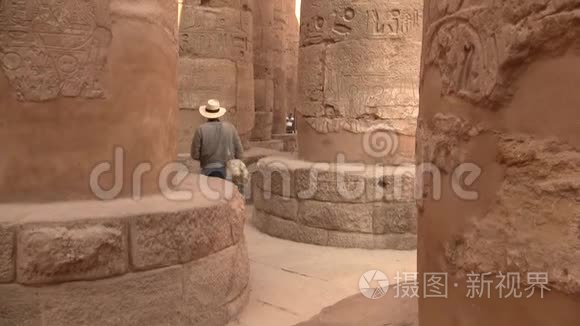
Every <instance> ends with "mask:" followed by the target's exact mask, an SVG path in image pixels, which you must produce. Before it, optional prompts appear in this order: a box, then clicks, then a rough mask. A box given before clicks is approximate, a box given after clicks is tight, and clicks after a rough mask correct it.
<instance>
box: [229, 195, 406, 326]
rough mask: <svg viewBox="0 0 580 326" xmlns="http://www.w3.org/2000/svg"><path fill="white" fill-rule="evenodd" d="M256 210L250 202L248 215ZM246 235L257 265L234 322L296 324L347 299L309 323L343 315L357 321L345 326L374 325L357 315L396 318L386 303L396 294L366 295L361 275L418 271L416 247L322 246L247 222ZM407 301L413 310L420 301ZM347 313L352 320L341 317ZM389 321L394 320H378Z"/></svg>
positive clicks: (242, 325)
mask: <svg viewBox="0 0 580 326" xmlns="http://www.w3.org/2000/svg"><path fill="white" fill-rule="evenodd" d="M252 211H253V207H252V206H248V207H247V212H248V214H250V215H251V212H252ZM246 239H247V242H248V251H249V256H250V264H251V282H250V283H251V286H252V293H251V297H250V303H249V305H248V306H247V308H246V309H245V310H244V312H243V313H242V314H241V315H240V317H239V318H238V320H236V321H234V322H232V323H230V324H229V325H228V326H263V325H268V326H290V325H296V324H298V323H301V322H305V321H308V320H310V319H311V318H313V316H316V315H317V314H319V313H320V312H321V311H322V310H323V309H324V308H326V307H329V306H332V305H335V304H337V303H338V302H340V301H342V300H345V299H346V301H343V302H340V303H338V304H337V305H336V306H334V307H331V308H328V309H325V311H324V312H323V313H322V314H321V315H320V316H316V317H314V318H313V320H312V321H311V322H309V323H307V324H305V325H309V326H310V325H312V326H314V325H317V326H318V325H320V326H322V325H324V326H326V325H335V324H336V323H334V322H332V320H333V318H340V319H341V320H342V322H348V320H352V324H350V323H341V324H340V325H345V326H346V325H371V324H370V323H366V322H365V323H361V320H360V319H357V318H367V317H368V318H371V319H369V320H372V321H377V320H378V319H381V318H386V319H384V320H386V321H388V320H390V319H389V318H391V317H392V316H391V314H390V313H388V312H389V311H390V310H391V309H385V308H384V307H385V304H389V302H391V303H392V302H393V299H392V298H390V299H389V298H385V300H386V301H384V300H377V301H375V300H370V299H366V298H364V297H363V296H362V295H360V292H359V288H358V282H359V279H360V277H361V276H362V275H363V274H364V273H365V272H367V271H369V270H380V271H382V272H384V273H385V274H386V275H387V276H388V278H389V280H391V281H393V280H394V278H395V276H396V275H397V272H400V273H404V272H414V271H416V251H393V250H376V251H370V250H361V249H339V248H327V247H318V246H313V245H307V244H301V243H295V242H290V241H285V240H280V239H276V238H272V237H270V236H267V235H264V234H262V233H260V232H258V231H257V230H256V229H255V228H254V227H253V226H251V224H248V225H247V226H246ZM387 297H388V296H387ZM389 300H390V301H389ZM401 304H402V305H403V306H404V307H405V311H410V313H411V314H413V311H416V302H407V301H402V302H397V305H401ZM366 309H370V310H369V311H368V312H367V311H366ZM395 310H398V308H397V309H395ZM351 311H359V312H360V311H362V314H358V315H357V314H354V315H353V314H352V313H350V312H351ZM342 315H348V316H351V319H344V318H342V317H339V316H342ZM395 315H396V316H400V315H401V314H400V313H399V314H395ZM357 316H358V317H357ZM379 316H380V317H379ZM397 318H398V317H397ZM329 320H330V321H331V322H330V323H328V321H329ZM385 324H386V325H389V324H388V323H382V324H376V325H385ZM373 325H374V323H373ZM392 325H406V326H407V325H413V324H408V323H393V324H392Z"/></svg>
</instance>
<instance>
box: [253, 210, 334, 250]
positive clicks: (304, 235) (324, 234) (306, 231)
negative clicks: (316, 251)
mask: <svg viewBox="0 0 580 326" xmlns="http://www.w3.org/2000/svg"><path fill="white" fill-rule="evenodd" d="M252 222H253V223H254V225H255V226H256V228H257V229H258V230H260V231H261V232H264V233H266V234H269V235H271V236H273V237H277V238H281V239H286V240H291V241H296V242H302V243H311V244H316V245H321V246H326V245H327V244H328V231H327V230H323V229H317V228H312V227H308V226H303V225H300V224H297V223H296V222H293V221H289V220H285V219H283V218H279V217H276V216H273V215H270V214H267V213H264V212H262V211H260V210H255V211H254V217H253V221H252Z"/></svg>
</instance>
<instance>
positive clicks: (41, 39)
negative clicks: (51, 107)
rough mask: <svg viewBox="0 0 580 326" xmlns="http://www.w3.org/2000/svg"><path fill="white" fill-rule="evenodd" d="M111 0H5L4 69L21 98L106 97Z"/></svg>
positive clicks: (1, 25)
mask: <svg viewBox="0 0 580 326" xmlns="http://www.w3.org/2000/svg"><path fill="white" fill-rule="evenodd" d="M110 28H111V21H110V15H109V0H102V1H101V0H89V1H76V0H47V1H32V0H10V1H6V0H3V1H0V67H1V68H2V71H3V73H4V74H5V75H6V77H8V80H9V81H10V84H11V85H12V87H13V88H14V90H15V92H16V94H17V97H18V99H19V100H21V101H45V100H51V99H55V98H57V97H61V96H62V97H84V98H102V97H105V96H106V93H107V90H106V89H105V88H104V86H103V84H102V82H101V80H102V76H103V73H104V71H105V67H106V63H107V53H108V50H109V45H110V42H111V31H110Z"/></svg>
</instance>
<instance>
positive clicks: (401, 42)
mask: <svg viewBox="0 0 580 326" xmlns="http://www.w3.org/2000/svg"><path fill="white" fill-rule="evenodd" d="M421 15H422V5H421V3H420V1H417V0H415V1H408V2H404V3H403V2H383V1H364V2H358V1H357V2H354V1H344V2H339V1H330V0H326V1H315V0H309V1H303V2H302V15H301V19H300V21H301V37H300V40H301V47H300V65H299V76H298V79H299V88H300V90H299V96H298V104H297V110H298V111H299V112H300V114H301V115H302V117H301V119H300V121H299V123H298V128H299V130H300V132H299V143H300V148H301V149H300V155H301V158H304V159H306V160H309V161H316V162H329V161H333V160H335V157H336V154H337V152H339V151H340V152H342V153H343V154H345V155H346V158H347V160H349V161H358V162H365V163H369V164H372V163H384V164H393V163H395V164H400V163H402V162H410V161H412V159H413V155H414V153H413V151H412V147H413V136H414V134H415V127H416V122H415V119H416V116H417V107H418V99H419V98H418V76H419V65H420V48H421V46H420V45H421V32H422V27H421V22H422V17H421ZM321 58H323V59H322V60H321ZM376 132H391V135H390V136H389V137H391V138H392V139H391V140H390V141H391V145H389V147H390V148H388V149H386V148H379V149H377V150H375V149H372V150H362V149H363V148H364V147H366V146H364V145H367V144H365V142H367V143H368V139H367V138H366V137H364V136H363V135H366V134H369V135H372V134H374V133H376ZM381 137H382V138H384V137H383V136H381ZM403 138H410V139H409V140H407V139H403ZM399 145H402V147H401V148H399ZM403 145H404V146H403ZM383 152H384V153H383ZM379 153H381V154H384V155H380V154H379Z"/></svg>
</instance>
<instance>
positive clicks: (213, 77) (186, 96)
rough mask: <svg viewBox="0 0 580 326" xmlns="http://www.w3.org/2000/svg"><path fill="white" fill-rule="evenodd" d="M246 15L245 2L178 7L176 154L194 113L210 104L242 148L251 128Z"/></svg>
mask: <svg viewBox="0 0 580 326" xmlns="http://www.w3.org/2000/svg"><path fill="white" fill-rule="evenodd" d="M252 25H253V23H252V12H251V2H249V1H247V0H246V1H229V2H224V1H202V0H186V1H184V6H183V11H182V17H181V25H180V31H179V33H180V40H179V45H180V51H179V68H178V72H179V108H180V113H179V115H180V117H179V120H180V124H181V126H180V128H179V129H180V135H179V152H180V153H188V152H189V150H190V145H191V140H192V138H193V134H194V132H195V130H196V129H197V127H198V126H199V125H200V124H201V123H203V122H204V119H202V117H201V116H200V114H199V112H198V109H199V106H200V105H203V104H206V103H207V100H208V99H211V98H215V99H218V100H219V101H220V103H221V104H222V105H223V106H225V107H226V108H227V109H228V113H227V114H226V116H225V118H224V119H225V120H227V121H230V122H232V123H233V124H234V125H235V126H236V128H237V129H238V132H239V133H240V136H241V137H242V138H243V140H244V142H245V143H247V142H248V141H249V139H250V136H251V131H252V128H253V126H254V65H253V36H252V29H253V26H252Z"/></svg>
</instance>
